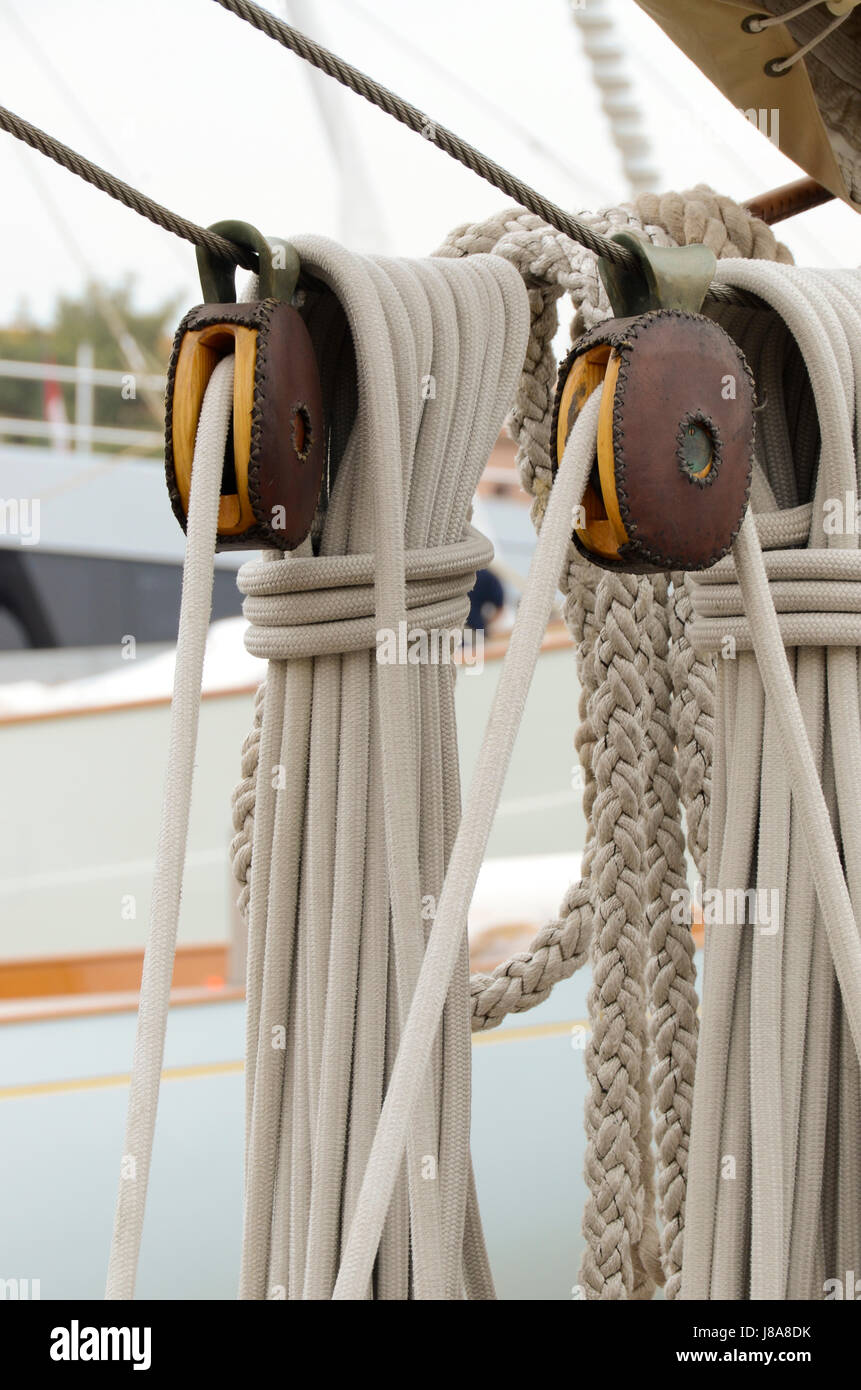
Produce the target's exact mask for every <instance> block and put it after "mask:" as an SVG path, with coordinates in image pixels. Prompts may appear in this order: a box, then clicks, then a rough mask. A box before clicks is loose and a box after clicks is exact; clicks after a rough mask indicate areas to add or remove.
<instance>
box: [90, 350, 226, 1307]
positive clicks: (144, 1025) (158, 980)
mask: <svg viewBox="0 0 861 1390" xmlns="http://www.w3.org/2000/svg"><path fill="white" fill-rule="evenodd" d="M232 409H233V358H232V357H226V358H224V359H223V360H222V361H221V362H219V364H218V365H217V367H216V368H215V371H214V372H213V374H212V377H211V378H210V381H209V385H208V386H207V390H206V397H205V400H204V403H203V407H202V409H201V413H200V423H199V426H198V431H197V438H196V440H195V445H194V468H193V474H192V487H191V497H190V499H189V510H188V542H187V546H186V555H185V565H184V568H183V574H182V604H181V608H180V617H179V635H178V637H177V655H176V670H175V674H174V683H173V698H172V701H171V713H170V735H169V741H168V750H167V773H166V777H165V789H164V800H163V803H162V816H161V827H160V830H159V838H158V846H157V849H156V861H155V873H154V879H153V893H152V906H151V908H150V925H149V934H148V937H147V947H146V953H145V955H144V965H143V975H142V977H141V989H140V1004H139V1007H138V1022H137V1032H136V1035H135V1050H134V1058H133V1060H132V1072H131V1082H130V1086H129V1101H128V1117H127V1120H126V1135H125V1142H124V1148H123V1159H122V1165H121V1174H120V1183H119V1192H118V1196H117V1205H116V1212H115V1216H114V1232H113V1239H112V1243H111V1256H110V1264H109V1268H108V1280H107V1291H106V1297H107V1298H110V1299H130V1298H133V1297H134V1288H135V1277H136V1273H137V1262H138V1254H139V1251H140V1241H141V1233H142V1231H143V1220H144V1207H145V1204H146V1192H147V1183H148V1180H149V1168H150V1158H151V1155H152V1143H153V1136H154V1133H155V1120H156V1109H157V1106H158V1091H159V1081H160V1078H161V1068H162V1061H163V1057H164V1038H165V1031H166V1028H167V1014H168V1008H169V1005H170V986H171V980H172V978H173V962H174V955H175V951H176V933H177V927H178V925H179V907H180V900H181V897H182V879H183V870H184V868H185V850H186V844H187V840H188V814H189V807H190V803H191V783H192V774H193V769H194V753H195V748H196V746H197V726H198V718H199V713H200V689H201V681H202V679H203V657H204V652H205V650H206V634H207V630H208V627H209V616H210V612H211V609H212V580H213V572H214V567H215V534H216V525H217V519H218V496H219V492H220V488H221V474H222V470H223V467H224V447H225V441H226V439H227V429H228V425H229V421H230V412H231V410H232Z"/></svg>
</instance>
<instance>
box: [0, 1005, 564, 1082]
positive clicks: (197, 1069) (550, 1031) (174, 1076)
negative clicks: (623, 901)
mask: <svg viewBox="0 0 861 1390" xmlns="http://www.w3.org/2000/svg"><path fill="white" fill-rule="evenodd" d="M575 1027H588V1021H587V1020H586V1019H582V1018H572V1019H569V1020H568V1021H567V1022H563V1023H536V1024H533V1026H532V1027H531V1028H508V1029H506V1030H505V1031H504V1032H503V1031H501V1030H499V1029H491V1030H490V1031H489V1032H487V1033H474V1034H473V1038H472V1041H473V1043H475V1044H476V1046H481V1047H484V1046H487V1044H488V1043H510V1042H533V1041H534V1040H535V1039H536V1038H552V1037H560V1036H562V1035H563V1034H565V1033H570V1032H571V1029H572V1028H575ZM244 1070H245V1063H244V1062H201V1063H199V1064H198V1065H196V1066H190V1067H165V1069H164V1071H163V1072H162V1074H161V1079H162V1081H198V1080H201V1079H202V1078H205V1077H208V1076H236V1075H239V1074H240V1073H241V1072H243V1071H244ZM130 1080H131V1077H130V1075H129V1073H128V1072H117V1073H116V1074H115V1075H113V1076H82V1077H74V1078H72V1079H70V1080H69V1081H35V1082H29V1083H25V1084H24V1085H22V1086H0V1101H2V1100H26V1099H29V1098H31V1097H33V1096H57V1095H64V1094H68V1093H70V1092H75V1091H105V1090H109V1089H110V1088H111V1087H117V1086H128V1084H129V1081H130Z"/></svg>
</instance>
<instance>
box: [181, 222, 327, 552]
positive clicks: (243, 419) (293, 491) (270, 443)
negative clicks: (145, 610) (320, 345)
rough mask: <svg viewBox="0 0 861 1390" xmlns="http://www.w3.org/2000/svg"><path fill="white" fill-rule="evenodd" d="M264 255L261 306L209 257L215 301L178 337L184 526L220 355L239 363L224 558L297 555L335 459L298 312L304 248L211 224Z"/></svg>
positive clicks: (222, 506)
mask: <svg viewBox="0 0 861 1390" xmlns="http://www.w3.org/2000/svg"><path fill="white" fill-rule="evenodd" d="M211 230H212V231H216V232H219V233H221V235H222V236H225V237H227V238H228V239H229V240H231V241H234V242H237V243H239V244H240V245H243V246H245V247H247V248H248V249H250V250H252V251H253V252H255V253H256V254H257V255H258V257H259V278H260V292H261V298H260V299H259V300H253V301H250V302H248V303H244V304H237V303H236V302H235V299H236V295H235V289H234V285H233V274H234V269H235V267H231V266H229V264H228V263H227V262H215V261H214V260H213V258H211V257H210V256H209V255H208V253H206V252H198V262H199V264H200V271H201V284H202V286H203V292H204V296H205V297H206V298H207V299H208V300H211V302H208V303H206V304H202V305H198V306H197V307H196V308H194V309H191V310H190V311H189V312H188V313H187V314H186V316H185V318H184V319H183V320H182V323H181V324H180V325H179V328H178V329H177V332H176V336H175V338H174V343H173V352H172V354H171V359H170V366H169V368H168V382H167V399H166V417H165V419H166V431H165V446H166V447H165V472H166V476H167V485H168V492H169V495H170V500H171V505H172V507H173V510H174V514H175V515H176V517H177V519H178V521H179V523H180V525H181V526H182V528H183V530H185V526H186V518H187V514H188V501H189V496H190V492H191V472H192V463H193V459H194V444H195V438H196V434H197V424H198V420H199V418H200V410H201V406H202V404H203V397H204V394H205V392H206V387H207V384H208V382H209V379H210V377H211V376H212V373H213V371H214V369H215V366H216V364H217V363H218V362H219V361H220V359H221V358H222V357H224V356H226V355H227V354H233V355H234V357H235V363H234V377H233V416H232V421H231V429H230V434H229V437H228V441H227V449H226V452H225V463H224V472H223V475H222V491H221V499H220V502H219V508H218V537H217V543H216V549H217V550H259V549H261V548H273V549H278V550H294V549H295V548H296V546H298V545H300V544H301V543H302V541H303V540H304V539H305V537H306V536H307V535H308V533H309V531H310V529H311V524H312V522H313V519H314V513H315V511H316V508H317V502H318V499H319V495H320V486H321V482H322V478H323V465H324V459H325V436H324V427H323V406H322V395H321V389H320V378H319V374H318V371H317V363H316V359H315V356H314V349H313V346H312V343H311V338H310V335H309V333H308V329H307V328H306V326H305V323H304V320H303V319H302V317H301V315H300V314H299V313H298V311H297V310H296V309H294V308H293V307H292V305H291V302H290V301H291V299H292V297H293V292H294V289H295V286H296V280H297V277H298V273H299V262H298V257H297V256H296V253H295V251H294V250H293V249H292V247H289V246H287V245H286V244H282V245H280V246H279V247H277V248H275V249H274V250H273V248H271V247H270V246H269V243H268V242H267V241H266V240H265V239H264V238H263V237H262V236H261V235H260V233H259V232H257V231H256V229H255V228H253V227H249V226H248V225H247V224H246V223H237V222H220V223H216V224H215V226H214V227H212V228H211Z"/></svg>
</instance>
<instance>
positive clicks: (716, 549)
mask: <svg viewBox="0 0 861 1390" xmlns="http://www.w3.org/2000/svg"><path fill="white" fill-rule="evenodd" d="M628 239H629V240H630V241H633V240H634V238H633V237H630V238H628ZM619 240H622V237H619ZM704 249H705V248H702V247H696V248H694V247H684V248H672V249H671V251H670V254H678V252H679V251H693V250H696V251H703V250H704ZM664 251H665V254H666V248H664ZM708 255H709V256H711V253H710V252H709V253H708ZM706 270H707V266H706V267H705V268H704V270H703V277H705V274H706ZM710 278H711V276H710V273H709V275H708V279H710ZM708 279H706V280H705V284H706V285H707V284H708ZM704 293H705V286H703V289H702V294H703V295H704ZM621 297H622V296H619V295H617V296H616V298H617V300H618V299H620V298H621ZM659 297H660V295H659V293H654V292H653V293H652V296H651V300H652V303H654V302H655V299H657V298H659ZM664 297H665V298H669V297H670V296H669V295H668V294H667V293H666V290H665V291H664ZM687 297H688V298H690V297H691V296H687ZM631 298H632V296H631V295H630V294H629V295H627V299H628V302H630V300H631ZM612 299H613V295H611V302H612ZM647 302H648V301H647ZM700 302H701V299H700ZM596 389H600V391H601V403H600V408H599V417H598V443H597V458H596V461H595V464H594V466H593V468H592V473H591V476H590V479H589V483H588V485H587V488H586V492H585V495H584V498H583V505H582V511H581V514H580V517H579V519H578V520H579V522H580V524H578V525H577V526H576V527H575V530H574V541H575V544H576V545H577V548H578V550H580V551H581V553H582V554H584V555H585V556H586V557H587V558H588V559H589V560H591V561H592V562H593V563H594V564H597V565H601V566H603V567H604V568H606V569H618V570H624V571H627V572H631V573H648V572H654V571H666V570H671V569H682V570H701V569H707V568H709V566H711V565H713V564H714V563H715V562H716V561H717V560H719V559H720V558H721V556H722V555H725V554H726V553H727V551H728V550H729V549H730V547H731V545H732V542H733V539H734V538H735V536H736V534H737V532H738V530H739V527H740V526H741V523H742V520H743V518H744V513H745V510H746V507H747V501H748V495H749V492H750V479H751V469H752V465H753V436H754V414H753V407H754V388H753V378H752V376H751V372H750V369H749V367H748V365H747V362H746V361H745V358H744V355H743V354H742V352H741V350H740V349H739V347H738V346H737V345H736V344H735V343H734V342H733V340H732V339H731V338H730V337H729V335H728V334H727V333H725V332H724V330H723V329H722V328H721V327H720V326H719V325H718V324H716V323H715V322H714V321H713V320H712V319H709V318H706V317H704V316H703V315H701V314H699V313H696V312H691V311H690V310H688V309H684V308H678V307H673V308H667V307H662V308H649V309H648V310H647V311H646V312H645V313H637V314H633V315H630V314H629V315H628V316H623V317H618V318H611V319H606V320H605V321H604V322H603V323H601V324H599V325H597V327H595V328H593V329H592V330H590V332H588V333H585V334H584V335H583V336H582V337H581V338H579V339H578V341H577V342H576V343H575V345H574V347H573V349H572V350H571V352H570V353H569V355H568V357H567V358H566V359H565V361H564V362H563V363H562V366H561V368H560V373H559V384H558V387H557V393H556V401H555V405H554V412H553V422H552V436H551V438H552V444H553V448H554V450H555V460H556V466H557V467H558V464H559V462H560V460H561V458H562V455H563V452H564V450H565V445H566V442H567V440H568V436H569V434H570V433H571V430H572V428H573V426H574V422H575V420H576V418H577V416H578V414H579V412H580V409H581V408H582V406H583V405H584V403H585V401H586V400H587V399H588V397H589V396H590V395H591V394H592V391H593V390H596Z"/></svg>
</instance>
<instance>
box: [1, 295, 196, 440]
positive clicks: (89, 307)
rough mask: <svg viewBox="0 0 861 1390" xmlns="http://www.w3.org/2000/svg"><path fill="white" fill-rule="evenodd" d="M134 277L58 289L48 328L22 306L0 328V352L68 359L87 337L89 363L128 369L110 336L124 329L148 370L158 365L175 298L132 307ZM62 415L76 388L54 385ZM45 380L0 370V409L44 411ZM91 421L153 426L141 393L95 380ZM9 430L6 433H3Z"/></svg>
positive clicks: (33, 414) (166, 351) (37, 415)
mask: <svg viewBox="0 0 861 1390" xmlns="http://www.w3.org/2000/svg"><path fill="white" fill-rule="evenodd" d="M133 298H134V279H133V277H131V276H130V277H128V278H127V279H125V280H124V281H123V282H122V283H121V284H119V285H118V286H115V287H108V286H105V285H101V284H93V285H89V286H88V287H87V289H86V291H85V292H84V294H83V295H82V296H81V297H80V298H74V297H66V296H62V297H61V298H60V299H58V300H57V303H56V305H55V308H54V316H53V322H52V323H50V324H49V325H48V326H47V327H46V326H45V325H43V324H37V323H34V322H33V321H32V320H31V319H30V318H29V316H28V315H27V312H26V310H23V311H19V314H18V317H17V320H16V322H15V323H14V324H13V325H11V326H9V327H7V328H0V358H12V359H14V360H15V361H18V362H57V363H59V364H61V365H64V366H74V365H75V360H76V355H77V350H78V345H79V344H80V343H90V344H91V345H92V348H93V354H94V365H95V366H96V367H109V368H112V369H114V370H116V371H122V372H129V371H130V370H131V368H130V367H129V362H128V359H127V357H126V356H125V354H124V353H123V350H122V347H121V345H120V343H119V342H118V341H117V338H118V334H119V332H121V331H123V332H126V333H128V334H130V335H131V338H132V339H134V342H135V343H136V344H137V347H138V349H139V350H140V352H141V353H142V354H143V357H144V359H145V360H146V364H147V370H148V371H150V372H164V371H166V369H167V362H168V358H169V356H170V346H171V336H172V333H173V328H174V326H175V324H176V323H177V321H178V319H179V317H180V313H179V309H180V303H181V299H180V297H179V296H174V297H172V298H170V299H167V300H165V301H164V302H163V303H162V304H159V305H157V306H156V307H155V308H153V309H151V310H149V311H148V312H142V311H140V310H138V309H135V308H134V306H133ZM61 390H62V392H63V400H64V403H65V407H66V415H67V416H68V418H69V419H70V420H72V419H74V410H75V405H74V402H75V388H74V386H73V385H72V384H71V383H65V382H64V383H63V384H62V386H61ZM43 393H44V384H43V382H41V381H24V380H18V379H15V378H12V377H3V376H0V415H6V416H10V415H11V416H23V417H24V418H26V419H29V420H38V419H41V418H42V417H43V415H44V408H43V399H44V395H43ZM94 423H95V424H97V425H113V426H120V427H123V428H130V429H148V430H151V429H153V428H154V426H155V421H154V419H153V415H152V412H151V411H150V410H149V409H148V407H147V402H146V400H145V399H144V394H143V392H142V391H141V390H140V389H136V391H135V395H134V398H131V399H130V398H129V393H128V391H127V392H126V395H125V396H124V395H123V392H122V390H121V389H120V387H117V388H116V389H115V390H112V389H111V388H109V387H100V388H98V389H97V390H96V392H95V416H94ZM8 437H9V436H7V438H8Z"/></svg>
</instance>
